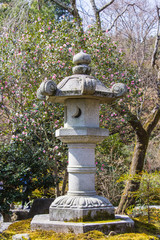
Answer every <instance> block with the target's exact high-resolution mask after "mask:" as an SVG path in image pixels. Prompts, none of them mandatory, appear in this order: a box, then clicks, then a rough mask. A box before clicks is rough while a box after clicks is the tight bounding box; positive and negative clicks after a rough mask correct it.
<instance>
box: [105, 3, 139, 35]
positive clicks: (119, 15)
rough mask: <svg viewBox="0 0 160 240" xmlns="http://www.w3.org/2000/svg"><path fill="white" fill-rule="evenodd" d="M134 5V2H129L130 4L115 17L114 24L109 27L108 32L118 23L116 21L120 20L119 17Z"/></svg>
mask: <svg viewBox="0 0 160 240" xmlns="http://www.w3.org/2000/svg"><path fill="white" fill-rule="evenodd" d="M134 5H135V3H133V4H131V3H129V4H128V5H127V6H126V7H125V8H124V10H123V11H122V12H121V13H119V14H118V15H117V17H116V18H115V19H114V21H113V23H112V25H111V26H110V28H109V29H108V32H109V31H110V30H111V29H112V28H113V27H114V24H115V23H116V21H117V20H118V18H119V17H121V16H122V15H123V14H124V13H125V12H126V11H127V9H128V7H129V6H132V7H133V6H134Z"/></svg>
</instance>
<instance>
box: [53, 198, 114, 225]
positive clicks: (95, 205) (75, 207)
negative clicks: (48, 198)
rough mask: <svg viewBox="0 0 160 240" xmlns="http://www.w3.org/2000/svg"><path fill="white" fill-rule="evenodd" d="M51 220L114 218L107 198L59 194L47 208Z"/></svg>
mask: <svg viewBox="0 0 160 240" xmlns="http://www.w3.org/2000/svg"><path fill="white" fill-rule="evenodd" d="M49 215H50V220H51V221H74V222H83V221H101V220H106V219H114V207H113V206H112V204H111V203H110V202H109V200H108V199H106V198H104V197H100V196H98V195H93V196H72V195H65V196H60V197H58V198H56V199H55V200H54V202H53V203H52V204H51V206H50V209H49Z"/></svg>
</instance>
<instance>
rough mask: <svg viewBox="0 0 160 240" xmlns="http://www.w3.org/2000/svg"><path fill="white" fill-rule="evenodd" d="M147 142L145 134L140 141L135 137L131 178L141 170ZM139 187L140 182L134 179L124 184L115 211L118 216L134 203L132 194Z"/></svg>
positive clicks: (147, 137) (147, 138)
mask: <svg viewBox="0 0 160 240" xmlns="http://www.w3.org/2000/svg"><path fill="white" fill-rule="evenodd" d="M148 142H149V136H147V134H146V135H145V136H144V138H143V139H140V138H139V137H137V140H136V144H135V150H134V154H133V158H132V163H131V167H130V176H131V178H132V177H133V178H134V175H135V174H139V173H141V172H142V170H143V166H144V160H145V154H146V151H147V147H148ZM139 185H140V180H139V181H137V180H136V181H135V180H134V179H131V180H128V181H127V182H126V185H125V189H124V191H123V194H122V196H121V200H120V203H119V206H118V209H117V210H116V212H117V213H118V214H120V213H122V214H123V213H124V212H125V210H126V209H127V208H128V207H129V206H130V205H133V204H134V203H135V196H133V193H134V192H136V191H137V190H138V189H139Z"/></svg>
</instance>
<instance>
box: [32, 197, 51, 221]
mask: <svg viewBox="0 0 160 240" xmlns="http://www.w3.org/2000/svg"><path fill="white" fill-rule="evenodd" d="M53 201H54V199H53V198H38V199H35V200H34V202H33V204H32V207H31V209H30V211H29V213H28V217H29V218H32V217H34V216H35V215H36V214H47V213H49V207H50V205H51V203H52V202H53Z"/></svg>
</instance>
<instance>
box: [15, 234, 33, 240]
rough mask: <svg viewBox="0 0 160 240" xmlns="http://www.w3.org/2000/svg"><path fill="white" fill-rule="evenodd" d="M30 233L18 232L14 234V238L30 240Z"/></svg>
mask: <svg viewBox="0 0 160 240" xmlns="http://www.w3.org/2000/svg"><path fill="white" fill-rule="evenodd" d="M30 239H31V238H30V237H29V234H27V233H22V234H16V235H13V236H12V240H30Z"/></svg>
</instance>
